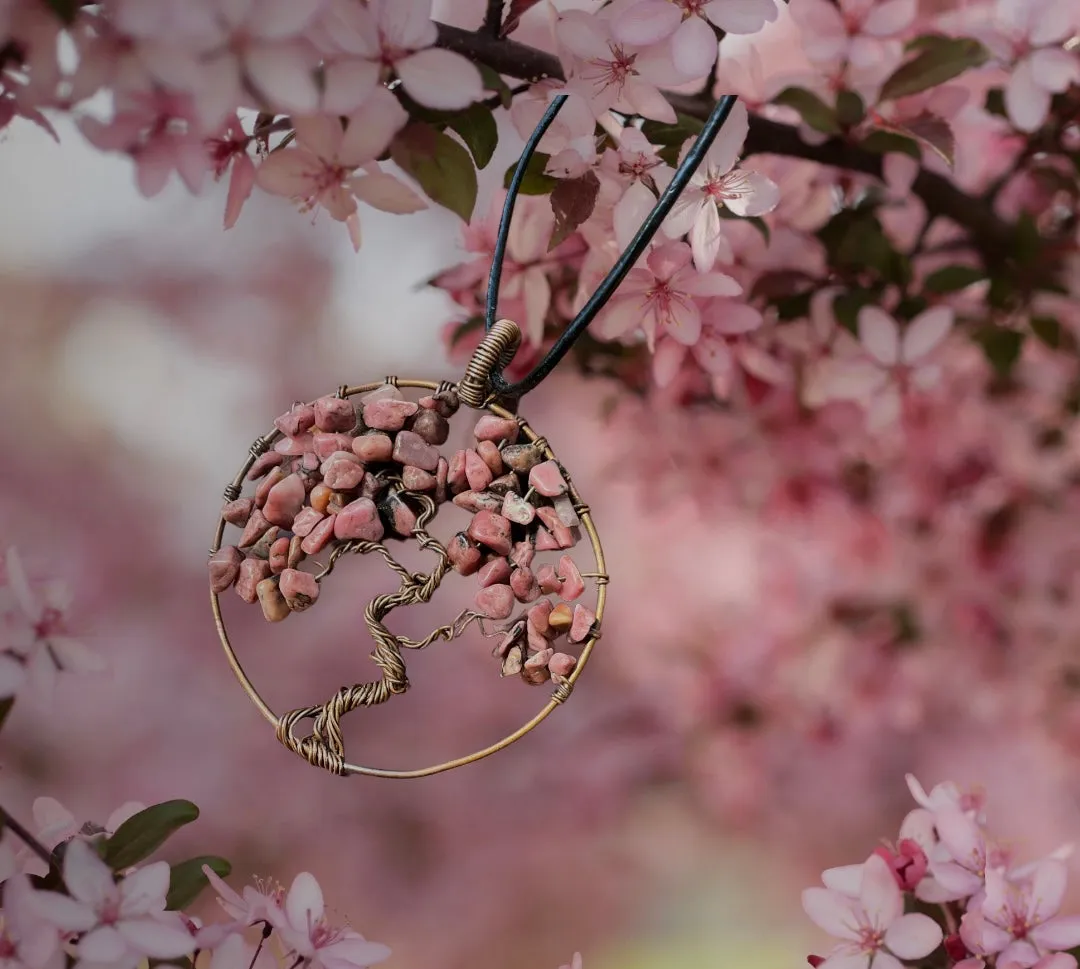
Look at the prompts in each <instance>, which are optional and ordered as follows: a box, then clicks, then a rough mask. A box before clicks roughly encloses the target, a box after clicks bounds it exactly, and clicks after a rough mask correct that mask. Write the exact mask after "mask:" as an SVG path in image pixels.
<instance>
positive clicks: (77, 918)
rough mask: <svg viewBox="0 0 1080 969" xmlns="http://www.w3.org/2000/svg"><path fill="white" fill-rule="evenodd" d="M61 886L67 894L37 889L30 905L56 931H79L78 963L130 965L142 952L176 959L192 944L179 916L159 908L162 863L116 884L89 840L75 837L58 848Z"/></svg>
mask: <svg viewBox="0 0 1080 969" xmlns="http://www.w3.org/2000/svg"><path fill="white" fill-rule="evenodd" d="M64 884H65V885H66V886H67V889H68V891H69V892H70V897H69V896H68V895H61V894H59V893H58V892H37V893H36V894H35V895H34V905H35V907H36V909H37V910H38V912H39V913H40V915H41V917H42V918H44V919H46V920H47V921H49V922H51V923H52V924H53V925H55V926H56V927H57V928H58V929H60V930H61V931H63V932H79V933H82V935H81V937H80V939H79V942H78V945H77V951H78V954H79V959H80V961H81V962H83V963H110V964H113V965H115V966H124V967H128V969H134V967H135V966H136V965H137V964H138V962H139V961H140V960H141V959H143V958H146V957H147V956H149V957H150V958H154V959H176V958H178V957H179V956H184V955H188V954H189V953H190V952H191V951H192V949H193V948H194V943H195V940H194V938H193V937H192V935H191V933H190V932H189V931H188V930H187V928H186V927H185V926H184V923H183V921H182V920H181V919H180V916H179V915H177V914H175V913H172V912H166V911H165V895H166V893H167V892H168V890H169V863H168V862H165V861H158V862H155V863H154V864H151V865H147V866H146V867H144V868H140V869H137V870H136V871H132V872H130V873H129V874H127V875H125V876H124V878H123V879H122V880H121V881H120V882H119V884H118V883H116V882H115V881H114V880H113V873H112V871H111V870H110V869H109V866H108V865H106V864H105V862H103V861H102V860H101V858H100V857H98V854H97V852H96V851H95V850H94V849H93V848H92V847H91V846H90V844H89V843H87V842H86V841H83V840H81V839H75V840H73V841H71V842H69V843H68V846H67V850H66V851H65V852H64Z"/></svg>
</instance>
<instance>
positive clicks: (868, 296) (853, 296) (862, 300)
mask: <svg viewBox="0 0 1080 969" xmlns="http://www.w3.org/2000/svg"><path fill="white" fill-rule="evenodd" d="M877 300H878V297H877V296H876V295H875V294H874V293H872V292H870V291H869V290H866V289H853V290H849V291H848V292H846V293H840V294H839V295H838V296H837V297H836V298H835V299H834V300H833V304H832V311H833V316H835V317H836V322H837V323H839V324H840V325H841V326H842V327H844V329H845V330H848V331H849V332H851V333H855V334H858V332H859V310H861V309H862V308H863V307H864V306H869V305H870V304H871V303H876V302H877Z"/></svg>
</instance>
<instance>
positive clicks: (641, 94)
mask: <svg viewBox="0 0 1080 969" xmlns="http://www.w3.org/2000/svg"><path fill="white" fill-rule="evenodd" d="M555 36H556V39H557V40H558V42H559V46H560V55H559V56H560V58H561V59H562V61H563V64H564V66H565V67H566V72H567V77H568V80H567V83H566V87H567V89H568V90H569V91H572V92H574V93H576V94H578V95H580V96H581V97H582V98H583V99H584V100H585V102H586V103H587V104H588V105H589V106H590V107H591V109H592V111H593V114H594V115H595V116H596V117H600V116H601V115H602V114H604V113H605V112H606V111H609V110H611V109H615V110H618V111H623V112H625V113H627V114H640V115H641V116H642V117H645V118H653V119H655V120H657V121H667V122H674V121H675V109H674V108H672V106H671V105H670V104H669V103H668V101H667V99H666V98H665V97H664V95H663V94H661V93H660V90H659V87H658V85H669V86H674V85H677V84H678V83H680V82H685V81H686V80H687V78H686V77H684V76H683V75H681V74H680V73H679V72H678V70H677V69H676V68H675V66H674V65H673V64H672V63H671V58H670V55H668V56H665V55H664V53H663V52H661V51H658V50H657V49H656V48H641V47H634V46H631V45H627V44H622V43H619V42H618V41H617V40H615V39H614V38H613V37H612V36H611V34H610V24H609V22H608V19H607V18H606V17H605V16H604V15H603V14H589V13H586V12H585V11H583V10H564V11H561V12H560V13H559V16H558V19H557V20H556V22H555Z"/></svg>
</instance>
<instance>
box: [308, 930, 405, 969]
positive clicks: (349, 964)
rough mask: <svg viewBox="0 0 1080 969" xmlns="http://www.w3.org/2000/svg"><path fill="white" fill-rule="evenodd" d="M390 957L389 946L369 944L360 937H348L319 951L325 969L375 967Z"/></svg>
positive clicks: (320, 960)
mask: <svg viewBox="0 0 1080 969" xmlns="http://www.w3.org/2000/svg"><path fill="white" fill-rule="evenodd" d="M389 957H390V949H389V947H388V946H385V945H382V944H381V943H379V942H368V941H367V939H364V938H361V937H360V936H359V935H356V934H353V935H348V936H346V937H345V938H342V939H339V940H338V941H337V942H334V943H331V944H330V945H328V946H326V947H324V948H322V949H320V950H319V962H321V963H322V964H323V966H324V967H325V969H357V967H359V966H365V967H366V966H374V965H376V964H378V963H380V962H383V961H385V960H386V959H388V958H389Z"/></svg>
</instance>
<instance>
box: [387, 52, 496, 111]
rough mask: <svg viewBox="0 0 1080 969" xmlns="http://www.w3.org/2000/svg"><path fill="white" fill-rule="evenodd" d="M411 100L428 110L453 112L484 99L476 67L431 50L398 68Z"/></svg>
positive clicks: (470, 63)
mask: <svg viewBox="0 0 1080 969" xmlns="http://www.w3.org/2000/svg"><path fill="white" fill-rule="evenodd" d="M394 68H395V70H396V71H397V75H398V77H400V78H401V83H402V84H403V85H404V86H405V90H406V91H407V92H408V94H409V97H411V98H412V99H413V100H415V101H417V102H419V103H420V104H422V105H424V106H425V107H428V108H435V109H437V110H439V111H453V110H456V109H458V108H467V107H468V106H469V105H470V104H472V103H473V102H474V101H479V100H480V99H481V98H482V97H483V92H484V86H483V82H482V81H481V80H480V72H479V71H478V70H477V68H476V65H475V64H473V63H472V62H471V61H469V60H467V59H466V58H464V57H462V56H461V55H460V54H455V53H453V51H448V50H443V49H441V48H438V47H431V48H429V49H428V50H422V51H418V52H417V53H415V54H410V55H409V56H408V57H405V58H403V59H402V60H400V61H398V62H397V63H396V64H395V65H394Z"/></svg>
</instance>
